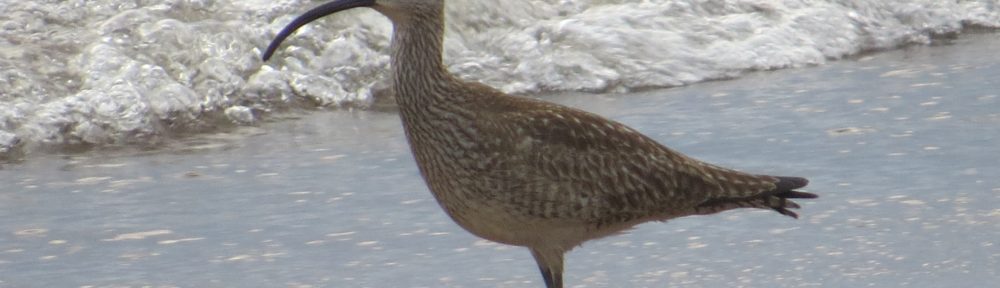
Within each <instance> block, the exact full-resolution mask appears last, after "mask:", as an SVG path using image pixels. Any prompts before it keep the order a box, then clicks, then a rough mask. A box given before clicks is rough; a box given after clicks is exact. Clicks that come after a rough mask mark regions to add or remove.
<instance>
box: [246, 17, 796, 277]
mask: <svg viewBox="0 0 1000 288" xmlns="http://www.w3.org/2000/svg"><path fill="white" fill-rule="evenodd" d="M357 7H369V8H372V9H374V10H376V11H378V12H380V13H382V14H383V15H385V16H386V17H388V18H389V19H390V20H391V21H392V23H393V28H394V31H393V35H392V42H391V47H390V50H391V52H390V53H391V62H390V63H391V64H390V65H391V68H392V84H393V85H392V91H393V92H394V97H395V99H396V103H397V105H398V106H399V114H400V118H401V119H402V122H403V127H404V130H405V132H406V137H407V140H408V141H409V143H410V148H411V150H412V152H413V155H414V158H415V159H416V161H417V166H418V167H419V169H420V174H421V176H422V177H423V178H424V180H425V182H426V183H427V186H428V187H429V188H430V191H431V192H432V193H433V194H434V198H435V199H436V200H437V202H438V204H439V205H440V206H441V207H442V208H443V209H444V211H445V212H446V213H447V214H448V216H450V217H451V219H453V220H454V221H455V222H456V223H458V225H459V226H461V227H462V228H464V229H465V230H467V231H469V232H471V233H472V234H475V235H476V236H479V237H482V238H485V239H489V240H492V241H496V242H499V243H504V244H509V245H517V246H524V247H527V248H528V249H530V250H531V255H532V256H533V257H534V259H535V261H536V263H537V264H538V268H539V270H540V271H541V273H542V278H543V279H544V281H545V285H546V287H549V288H559V287H562V283H563V277H562V273H563V257H564V254H565V253H566V252H568V251H570V250H571V249H573V248H574V247H576V246H579V245H580V244H582V243H583V242H585V241H588V240H591V239H597V238H601V237H605V236H609V235H612V234H616V233H619V232H621V231H623V230H626V229H629V228H631V227H633V226H635V225H637V224H640V223H643V222H648V221H666V220H668V219H672V218H676V217H682V216H688V215H704V214H713V213H717V212H721V211H725V210H730V209H734V208H743V207H749V208H763V209H771V210H774V211H777V212H778V213H781V214H783V215H787V216H791V217H796V218H797V215H796V214H795V213H794V212H792V211H789V210H788V209H790V208H799V205H798V204H796V203H795V202H792V201H791V200H788V199H792V198H815V197H816V195H815V194H812V193H806V192H800V191H795V189H798V188H801V187H804V186H806V184H807V183H808V181H807V180H806V179H804V178H799V177H780V176H766V175H755V174H748V173H743V172H739V171H735V170H730V169H726V168H722V167H719V166H715V165H711V164H707V163H704V162H701V161H698V160H695V159H693V158H690V157H688V156H685V155H682V154H680V153H678V152H675V151H674V150H671V149H669V148H667V147H665V146H663V145H661V144H659V143H657V142H656V141H654V140H653V139H651V138H649V137H646V136H645V135H643V134H640V133H639V132H636V131H635V130H633V129H632V128H629V127H627V126H625V125H623V124H621V123H618V122H615V121H612V120H608V119H606V118H604V117H601V116H598V115H595V114H592V113H588V112H585V111H582V110H578V109H574V108H570V107H566V106H562V105H558V104H554V103H549V102H545V101H540V100H533V99H527V98H522V97H514V96H510V95H507V94H504V93H503V92H500V91H498V90H496V89H494V88H491V87H488V86H486V85H483V84H478V83H470V82H465V81H462V80H460V79H458V78H456V77H455V76H453V75H452V74H450V73H449V72H448V71H447V69H446V68H445V66H444V64H443V62H442V57H443V55H442V45H443V44H442V40H443V37H444V15H443V9H444V1H443V0H336V1H332V2H328V3H326V4H323V5H320V6H318V7H316V8H313V9H312V10H309V11H308V12H306V13H305V14H303V15H301V16H299V17H298V18H296V19H294V20H293V21H292V22H291V23H289V24H288V25H287V26H286V27H285V28H284V29H282V30H281V31H280V32H279V33H278V34H277V35H276V36H275V38H274V40H272V42H271V44H270V45H269V46H268V47H267V50H266V51H265V52H264V53H263V55H262V56H263V59H264V61H267V60H268V59H269V58H270V57H271V56H272V55H273V53H274V52H275V50H276V49H277V48H278V47H279V45H280V44H281V42H282V41H283V40H284V39H285V38H287V37H288V36H290V35H291V34H292V33H294V32H295V30H296V29H298V28H299V27H301V26H303V25H306V24H307V23H309V22H312V21H313V20H316V19H319V18H321V17H324V16H326V15H330V14H333V13H336V12H339V11H343V10H347V9H352V8H357Z"/></svg>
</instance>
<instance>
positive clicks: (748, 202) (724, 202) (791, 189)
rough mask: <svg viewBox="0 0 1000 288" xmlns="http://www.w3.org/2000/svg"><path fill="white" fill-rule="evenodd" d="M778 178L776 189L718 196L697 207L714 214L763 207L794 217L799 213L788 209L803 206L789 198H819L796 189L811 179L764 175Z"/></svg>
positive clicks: (775, 184) (775, 183) (700, 210)
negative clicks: (736, 195)
mask: <svg viewBox="0 0 1000 288" xmlns="http://www.w3.org/2000/svg"><path fill="white" fill-rule="evenodd" d="M763 177H769V178H773V179H776V180H777V181H775V182H774V186H775V187H774V189H771V190H769V191H765V192H763V193H759V194H756V195H753V196H749V197H738V198H717V199H712V200H708V201H705V202H704V203H702V204H701V205H698V207H697V208H696V209H695V212H696V213H697V214H712V213H717V212H721V211H725V210H730V209H736V208H761V209H771V210H774V211H777V212H778V213H781V215H785V216H789V217H792V218H799V215H798V214H795V212H792V211H791V210H788V209H798V208H802V207H801V206H799V204H798V203H795V202H793V201H792V200H789V199H812V198H817V197H819V196H817V195H816V194H813V193H807V192H801V191H795V189H799V188H802V187H805V186H806V185H808V184H809V180H806V179H805V178H800V177H785V176H763Z"/></svg>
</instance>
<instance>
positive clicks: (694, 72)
mask: <svg viewBox="0 0 1000 288" xmlns="http://www.w3.org/2000/svg"><path fill="white" fill-rule="evenodd" d="M0 1H3V3H0V7H3V8H0V11H2V12H3V13H4V18H0V87H3V88H2V89H0V154H8V153H12V152H11V151H16V150H21V149H20V148H21V147H31V146H37V145H66V144H70V145H72V144H109V143H146V142H150V141H156V140H157V139H158V138H159V137H162V135H164V132H166V131H167V130H170V129H184V128H185V127H203V126H212V125H211V124H210V123H204V122H209V121H217V119H219V118H220V117H229V119H230V120H231V121H232V122H233V123H234V125H243V124H249V123H253V122H254V121H255V120H256V117H257V115H255V114H254V113H253V112H254V111H270V110H271V109H274V108H285V107H291V106H294V105H300V104H301V103H306V105H325V106H338V105H359V106H365V105H368V104H370V103H371V101H372V97H373V96H372V95H374V94H375V93H374V91H375V90H378V89H382V88H384V87H386V84H385V79H386V73H385V71H386V70H387V69H388V65H389V58H388V56H387V55H386V50H387V47H388V44H389V37H390V34H391V29H392V28H391V25H390V24H389V22H388V21H387V20H386V19H385V18H384V17H382V16H380V15H378V14H377V13H375V12H373V11H371V10H367V9H356V10H358V11H351V12H345V13H342V14H338V15H337V16H335V17H327V19H324V20H323V21H318V22H316V23H312V24H310V25H307V26H305V27H303V29H300V32H299V33H297V34H296V35H293V36H292V37H291V38H289V39H288V40H287V41H286V42H285V44H284V45H283V46H282V47H281V48H280V49H279V50H278V51H277V54H276V56H275V58H274V59H272V61H271V62H268V63H262V62H261V61H260V60H259V56H260V52H261V50H262V49H263V47H265V46H266V45H267V43H268V42H269V41H270V38H271V37H272V36H273V35H274V33H275V32H276V31H278V30H279V29H281V28H282V27H283V26H284V25H285V24H287V23H288V22H289V21H290V20H291V19H292V18H294V17H295V16H297V15H298V14H299V13H301V12H303V11H305V10H306V9H308V8H310V7H313V6H314V5H316V4H317V3H315V2H313V1H300V0H283V1H262V0H251V1H224V0H218V1H209V0H176V1H162V2H161V1H146V2H143V1H140V2H136V1H124V0H96V1H48V2H44V3H35V2H40V1H10V0H0ZM636 2H639V3H636ZM147 3H148V4H147ZM143 5H148V6H143ZM998 6H1000V4H997V3H996V1H992V0H981V1H958V2H956V1H939V0H905V1H904V0H899V1H886V0H857V1H834V0H827V1H801V0H800V1H793V0H785V1H764V0H743V1H721V0H720V1H688V0H684V1H682V0H675V1H667V0H662V1H586V0H580V1H565V0H564V1H560V0H545V1H529V0H510V1H486V0H464V1H450V2H449V4H448V8H447V9H448V11H447V15H448V18H449V19H448V20H449V22H448V27H447V30H448V35H447V36H446V57H445V61H446V62H447V65H448V66H449V68H450V69H451V71H452V72H454V73H456V74H458V75H459V76H460V77H463V78H466V79H472V80H477V81H481V82H484V83H486V84H488V85H491V86H494V87H497V88H500V89H502V90H504V91H507V92H520V93H524V92H539V91H622V90H628V89H634V88H640V87H665V86H673V85H684V84H689V83H694V82H699V81H705V80H709V79H718V78H725V77H737V76H739V75H741V74H742V73H745V72H747V71H752V70H759V69H777V68H786V67H800V66H804V65H813V64H821V63H824V62H826V61H829V60H831V59H838V58H841V57H844V56H846V55H851V54H855V53H858V52H860V51H866V50H873V49H889V48H893V47H897V46H900V45H903V44H910V43H929V42H930V41H931V39H932V35H934V34H936V33H952V32H958V31H961V29H962V28H963V25H970V24H971V25H981V26H988V27H1000V7H998ZM365 10H367V11H365ZM297 103H298V104H297ZM223 119H225V118H223ZM206 124H208V125H206ZM25 143H27V144H25Z"/></svg>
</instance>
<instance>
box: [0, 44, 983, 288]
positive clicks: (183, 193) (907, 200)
mask: <svg viewBox="0 0 1000 288" xmlns="http://www.w3.org/2000/svg"><path fill="white" fill-rule="evenodd" d="M997 47H1000V39H997V37H996V36H995V34H983V35H969V36H963V37H960V38H959V39H957V40H955V41H954V43H952V44H951V45H942V46H935V47H926V46H919V47H910V48H907V49H904V50H900V51H891V52H886V53H878V54H870V55H866V56H862V57H859V58H858V59H855V60H850V61H840V62H835V63H830V64H828V65H823V66H818V67H811V68H802V69H794V70H780V71H774V72H761V73H754V74H751V75H748V76H747V77H743V78H739V79H735V80H731V81H716V82H708V83H701V84H697V85H692V86H688V87H683V88H676V89H668V90H652V91H647V92H643V93H637V94H566V95H551V96H543V97H542V98H544V99H548V100H553V101H557V102H560V103H565V104H568V105H572V106H576V107H580V108H584V109H586V110H589V111H594V112H597V113H599V114H602V115H606V116H608V117H611V118H613V119H616V120H619V121H622V122H624V123H627V124H629V125H632V126H633V127H635V128H636V129H637V130H640V131H643V132H644V133H646V134H647V135H650V136H651V137H653V138H654V139H657V140H659V141H661V142H663V143H665V144H667V145H668V146H671V147H673V148H675V149H677V150H679V151H682V152H684V153H686V154H688V155H691V156H694V157H697V158H700V159H703V160H706V161H709V162H713V163H716V164H720V165H723V166H728V167H733V168H738V169H741V170H747V171H753V172H759V173H770V174H777V175H795V176H805V177H808V178H809V179H810V180H811V181H812V182H811V184H810V186H809V187H810V191H812V192H815V193H818V194H820V195H821V198H819V199H817V200H810V201H800V203H801V204H802V206H803V207H804V209H802V210H800V211H798V212H799V213H800V215H801V216H802V217H801V218H800V219H799V220H793V219H791V218H787V217H782V216H780V215H778V214H775V213H773V212H769V211H755V210H740V211H730V212H726V213H722V214H720V215H713V216H704V217H688V218H682V219H676V220H673V221H670V222H668V223H650V224H644V225H641V226H639V227H638V228H637V229H635V230H634V231H631V232H630V233H627V234H624V235H617V236H614V237H609V238H606V239H602V240H598V241H594V242H589V243H587V244H585V245H584V246H582V247H580V248H578V249H577V250H574V251H573V252H571V253H570V254H568V258H567V268H566V282H567V286H568V287H665V286H666V287H767V286H772V287H774V286H776V287H815V286H820V287H862V286H872V287H983V286H985V285H989V284H988V283H993V282H994V281H997V280H1000V272H998V271H1000V249H998V248H997V245H998V244H1000V243H997V241H998V240H997V239H1000V224H998V223H1000V208H998V207H1000V179H998V178H997V175H1000V168H998V165H997V162H996V156H997V155H1000V146H998V145H996V143H997V139H998V135H1000V114H998V113H1000V100H998V92H997V91H1000V90H998V89H997V88H998V87H1000V77H998V76H1000V60H998V58H996V57H993V56H995V53H996V52H995V51H996V49H997ZM297 117H299V116H297ZM300 117H301V118H300V119H293V120H285V121H279V122H273V123H265V124H263V125H261V126H260V127H247V128H241V129H237V130H235V131H232V132H230V133H219V134H213V135H209V136H204V137H196V138H188V139H184V140H182V141H179V142H176V143H173V145H170V148H167V149H164V150H158V151H132V152H129V151H122V152H110V151H104V152H100V151H98V152H89V153H83V154H75V155H36V157H33V158H32V159H29V161H27V162H25V163H22V164H16V165H5V166H3V167H2V170H0V183H4V185H3V187H0V287H83V286H95V287H108V286H113V287H122V286H152V287H174V286H177V287H541V285H542V284H541V282H540V281H541V277H540V276H539V275H538V274H537V271H536V269H535V267H534V263H533V262H532V260H531V257H530V256H529V253H528V252H527V251H526V250H525V249H523V248H518V247H510V246H503V245H498V244H493V243H490V242H487V241H483V240H480V239H477V238H475V237H474V236H472V235H470V234H468V233H466V232H464V231H462V230H461V228H459V227H458V226H457V225H455V224H454V223H452V222H451V220H449V219H448V218H447V217H446V216H445V214H444V213H443V212H442V211H441V210H440V209H439V208H438V207H437V204H436V203H435V202H434V200H433V198H432V197H431V195H430V193H429V192H428V191H427V189H426V188H425V186H424V184H423V182H422V180H421V179H420V177H419V175H418V172H417V170H416V167H415V165H414V164H413V162H412V160H411V159H412V158H411V156H410V154H409V151H408V148H407V146H406V143H405V140H404V138H403V133H402V131H401V128H400V125H399V123H398V119H397V116H396V115H395V114H393V113H387V112H368V111H322V112H315V113H310V114H307V115H304V116H300Z"/></svg>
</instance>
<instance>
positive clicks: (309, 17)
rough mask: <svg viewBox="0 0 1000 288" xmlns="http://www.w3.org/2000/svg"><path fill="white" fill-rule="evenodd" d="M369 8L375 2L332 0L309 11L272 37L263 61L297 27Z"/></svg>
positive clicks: (272, 53) (269, 56) (268, 57)
mask: <svg viewBox="0 0 1000 288" xmlns="http://www.w3.org/2000/svg"><path fill="white" fill-rule="evenodd" d="M371 6H375V0H334V1H331V2H328V3H326V4H323V5H320V6H319V7H316V8H313V9H312V10H309V11H308V12H306V13H305V14H302V15H301V16H299V17H298V18H295V20H292V23H288V25H287V26H285V28H284V29H281V32H278V35H275V36H274V40H271V45H267V50H265V51H264V55H263V58H264V61H267V60H268V59H271V55H274V51H275V50H278V46H281V41H285V38H288V36H290V35H292V33H295V30H297V29H299V27H302V26H305V25H306V24H309V22H312V21H313V20H316V19H319V18H323V16H326V15H330V14H333V13H337V12H340V11H344V10H347V9H351V8H357V7H371Z"/></svg>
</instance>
